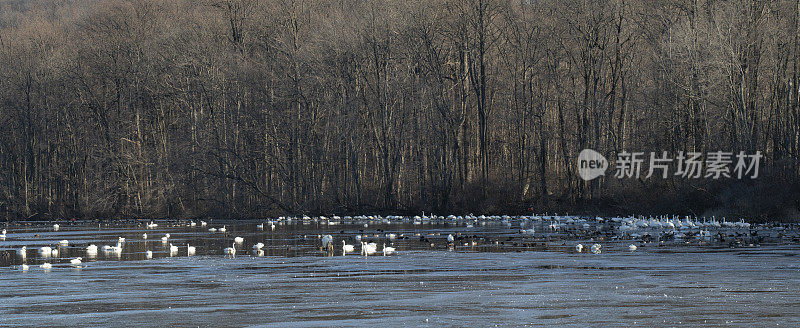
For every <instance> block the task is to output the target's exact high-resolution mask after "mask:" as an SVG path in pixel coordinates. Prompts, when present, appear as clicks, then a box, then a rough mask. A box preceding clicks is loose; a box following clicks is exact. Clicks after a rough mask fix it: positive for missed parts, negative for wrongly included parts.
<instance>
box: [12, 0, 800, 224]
mask: <svg viewBox="0 0 800 328" xmlns="http://www.w3.org/2000/svg"><path fill="white" fill-rule="evenodd" d="M799 22H800V2H797V1H788V0H776V1H763V0H731V1H719V0H646V1H622V0H607V1H599V0H596V1H590V0H585V1H574V0H559V1H550V0H541V1H534V0H531V1H522V2H520V1H518V0H515V1H507V0H408V1H401V0H314V1H311V0H119V1H112V0H51V1H44V0H11V1H2V2H0V128H2V129H0V216H2V217H3V218H5V219H10V220H18V219H26V218H48V217H67V218H84V217H86V218H118V217H165V216H169V217H200V216H214V217H261V216H265V215H277V214H282V213H295V214H296V213H309V214H327V213H350V212H362V213H363V212H370V213H372V212H393V213H403V212H407V213H414V212H416V213H418V212H421V211H426V212H430V211H433V212H435V213H442V214H444V213H469V212H474V213H476V214H478V213H498V212H509V213H510V212H528V211H530V210H531V209H532V210H533V211H536V212H542V213H543V212H559V213H589V214H591V213H598V214H600V213H641V214H661V213H674V214H695V215H728V216H745V217H748V218H753V219H786V218H797V217H798V216H800V215H798V208H800V178H799V177H800V93H798V91H800V88H799V87H798V82H800V81H798V80H799V79H800V74H798V73H800V66H799V65H800V25H799V24H798V23H799ZM584 148H592V149H597V150H599V151H601V152H604V153H614V152H619V151H621V150H629V151H634V150H635V151H647V152H649V151H657V152H660V151H669V152H671V153H673V154H674V153H677V152H678V151H698V152H709V151H717V150H724V151H733V152H738V151H746V152H748V153H754V152H755V151H761V152H762V153H763V154H764V156H765V157H764V159H763V163H762V166H761V176H760V177H759V178H758V179H743V180H739V179H722V180H716V181H712V180H708V179H684V178H680V177H671V178H669V179H614V178H613V177H610V176H609V177H605V178H601V179H598V180H593V181H592V182H589V183H587V182H583V180H581V179H580V178H578V177H577V175H576V170H575V168H576V163H575V160H576V156H577V154H578V152H580V150H582V149H584Z"/></svg>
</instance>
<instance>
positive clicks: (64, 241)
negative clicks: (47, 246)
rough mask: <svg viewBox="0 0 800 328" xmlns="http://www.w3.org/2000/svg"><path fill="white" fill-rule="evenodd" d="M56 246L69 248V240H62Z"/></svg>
mask: <svg viewBox="0 0 800 328" xmlns="http://www.w3.org/2000/svg"><path fill="white" fill-rule="evenodd" d="M58 245H59V246H69V240H66V239H64V240H62V241H59V242H58Z"/></svg>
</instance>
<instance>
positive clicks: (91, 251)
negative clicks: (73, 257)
mask: <svg viewBox="0 0 800 328" xmlns="http://www.w3.org/2000/svg"><path fill="white" fill-rule="evenodd" d="M86 253H87V254H97V245H95V244H91V245H89V246H86Z"/></svg>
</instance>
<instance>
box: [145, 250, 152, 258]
mask: <svg viewBox="0 0 800 328" xmlns="http://www.w3.org/2000/svg"><path fill="white" fill-rule="evenodd" d="M144 257H145V258H146V259H152V258H153V251H147V252H144Z"/></svg>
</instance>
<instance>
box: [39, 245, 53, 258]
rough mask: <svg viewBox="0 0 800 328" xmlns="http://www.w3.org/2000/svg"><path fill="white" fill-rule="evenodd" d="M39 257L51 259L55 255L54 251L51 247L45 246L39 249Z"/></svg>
mask: <svg viewBox="0 0 800 328" xmlns="http://www.w3.org/2000/svg"><path fill="white" fill-rule="evenodd" d="M39 255H41V256H42V257H50V256H52V255H53V249H52V248H50V247H49V246H43V247H40V248H39Z"/></svg>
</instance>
